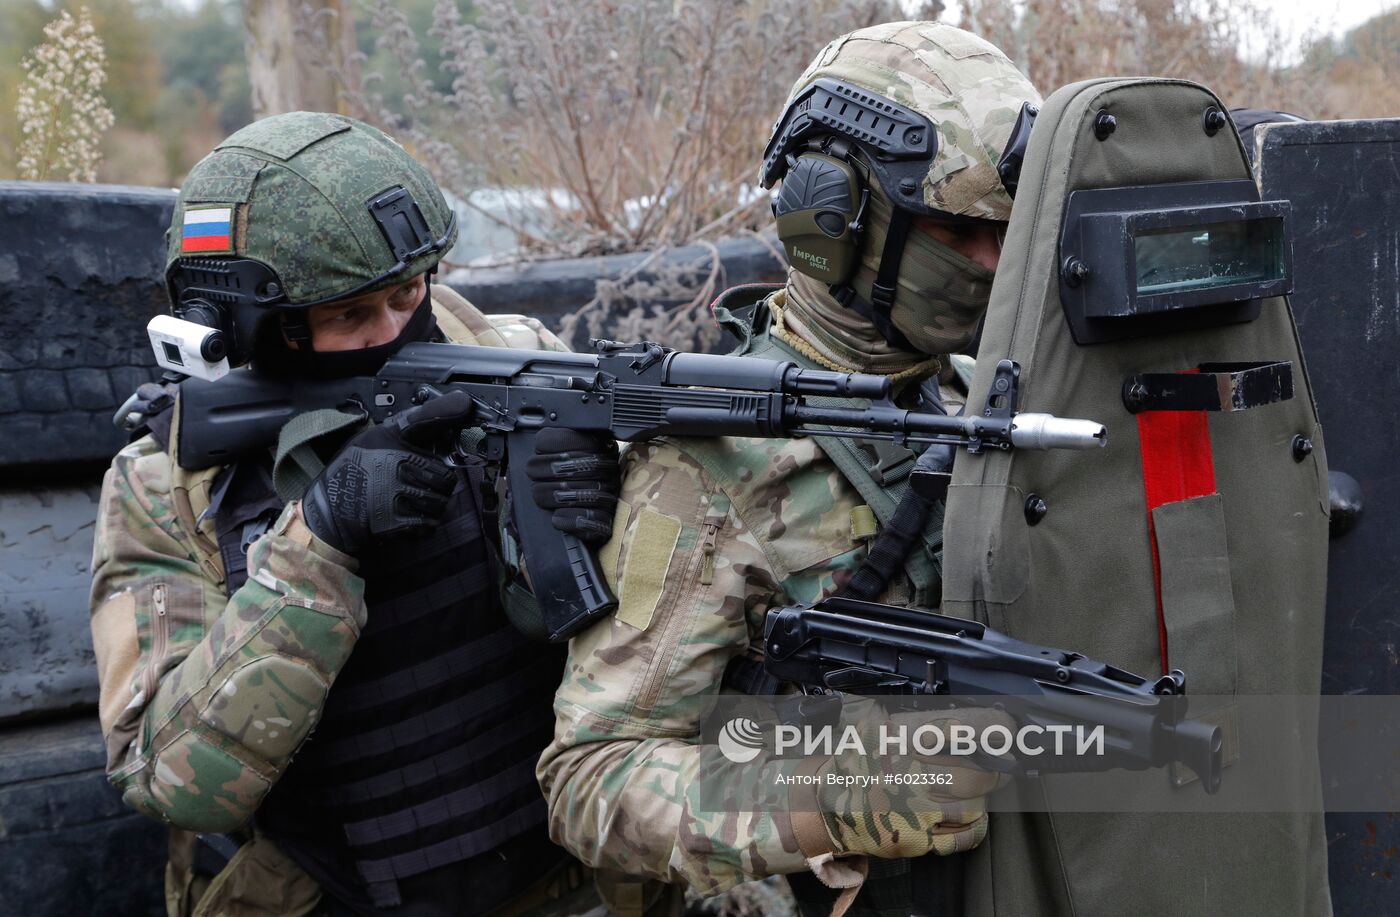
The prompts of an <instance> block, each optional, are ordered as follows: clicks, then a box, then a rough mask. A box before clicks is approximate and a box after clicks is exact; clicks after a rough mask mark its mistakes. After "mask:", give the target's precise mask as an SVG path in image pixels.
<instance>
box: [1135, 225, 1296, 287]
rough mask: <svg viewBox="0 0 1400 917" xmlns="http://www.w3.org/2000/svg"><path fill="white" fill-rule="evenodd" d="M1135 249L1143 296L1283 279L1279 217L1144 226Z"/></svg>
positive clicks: (1282, 242) (1267, 282)
mask: <svg viewBox="0 0 1400 917" xmlns="http://www.w3.org/2000/svg"><path fill="white" fill-rule="evenodd" d="M1133 254H1134V259H1135V265H1136V271H1135V273H1136V275H1137V295H1138V298H1139V299H1141V298H1143V297H1145V296H1158V295H1161V294H1163V293H1184V292H1187V291H1192V290H1209V289H1215V288H1219V287H1227V286H1232V285H1234V284H1239V283H1259V284H1269V283H1276V282H1278V281H1280V280H1283V279H1285V278H1284V273H1283V272H1284V261H1285V259H1284V235H1283V219H1282V218H1281V217H1262V218H1260V219H1255V220H1229V221H1227V222H1224V223H1201V224H1198V225H1196V226H1185V227H1176V228H1171V229H1148V230H1143V231H1141V232H1139V233H1138V234H1137V235H1136V236H1135V237H1134V238H1133Z"/></svg>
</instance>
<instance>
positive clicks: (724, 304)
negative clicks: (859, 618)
mask: <svg viewBox="0 0 1400 917" xmlns="http://www.w3.org/2000/svg"><path fill="white" fill-rule="evenodd" d="M772 292H773V287H772V286H770V285H767V284H753V285H749V286H742V287H736V288H734V289H732V290H729V291H727V292H726V293H724V295H722V296H721V297H720V298H719V299H717V300H716V301H715V305H714V313H715V318H716V319H717V320H718V321H719V323H720V325H721V326H722V327H724V328H725V329H726V330H728V331H729V332H730V333H731V334H733V335H735V336H736V337H737V338H738V339H739V346H738V347H737V348H735V350H734V351H733V353H734V355H736V356H751V357H755V358H757V359H763V360H790V361H792V362H793V363H796V364H797V365H798V366H801V367H804V368H809V369H826V367H824V366H820V365H819V364H817V363H815V362H813V361H812V360H811V359H810V358H808V357H807V356H805V355H804V354H802V353H799V352H798V351H796V350H794V349H793V348H792V347H790V346H788V345H787V344H786V343H785V342H784V341H782V340H781V339H779V338H778V337H776V336H774V335H773V334H772V333H771V327H772V321H773V316H772V313H771V312H770V311H769V308H768V298H767V296H768V294H770V293H772ZM755 298H757V301H755ZM747 307H751V308H752V314H751V317H750V318H748V319H747V320H746V319H745V318H744V317H743V316H742V315H741V314H739V313H740V312H742V311H746V310H747ZM969 362H970V361H969ZM959 372H960V373H967V372H969V368H967V367H963V366H961V365H959ZM963 381H964V383H965V382H966V381H967V377H966V376H964V378H963ZM808 400H809V402H810V403H812V404H814V405H820V406H844V405H847V404H848V402H846V401H844V400H841V399H834V398H833V399H827V398H815V397H814V398H809V399H808ZM812 439H813V440H815V441H816V443H817V445H819V446H820V447H821V449H822V452H824V453H825V454H826V456H827V457H828V458H829V459H831V461H832V464H834V465H835V466H836V468H837V470H838V471H840V472H841V476H842V477H843V478H844V479H845V480H846V482H847V483H849V484H850V485H851V487H852V488H854V489H855V491H856V492H857V493H858V494H860V496H861V499H863V500H864V501H865V504H864V508H865V509H868V510H869V512H870V513H871V514H872V515H873V516H874V518H875V520H876V521H878V523H879V526H880V528H881V529H884V530H886V531H887V530H888V529H889V528H890V526H891V523H892V522H894V521H895V517H896V511H897V510H898V508H899V507H900V505H901V504H902V503H904V502H905V498H906V497H907V495H908V493H909V474H910V472H911V471H912V470H913V468H914V462H915V459H916V454H915V453H914V452H913V451H911V450H909V449H906V448H905V447H903V446H897V445H894V444H893V443H885V442H875V441H866V442H862V441H858V440H850V439H845V438H842V437H836V436H821V435H815V436H813V437H812ZM697 460H698V461H700V462H702V464H703V463H704V458H703V457H702V456H697ZM707 470H710V471H711V472H712V473H715V472H716V471H717V470H716V469H707ZM718 476H719V477H721V478H723V477H724V475H723V474H719V475H718ZM853 521H854V520H853ZM859 527H860V526H859V525H858V524H857V525H853V531H856V530H858V529H859ZM869 533H870V534H871V535H873V534H874V529H873V527H872V528H871V529H870V530H869ZM878 542H879V539H876V546H878ZM874 551H875V546H872V552H871V553H872V554H873V553H874ZM942 555H943V506H942V503H941V502H939V503H938V504H937V505H935V506H934V507H933V510H932V512H931V514H930V515H929V518H928V519H927V521H926V523H925V524H924V525H923V526H922V531H921V532H919V533H918V535H917V537H915V538H912V539H910V542H909V543H908V544H907V552H906V553H904V556H903V557H901V558H899V567H900V569H901V570H902V571H903V573H904V575H905V576H907V577H908V579H909V583H910V585H911V587H912V592H911V594H910V603H911V604H913V605H917V606H921V607H924V608H932V607H936V606H937V605H938V604H939V598H940V592H941V589H942V579H941V567H942ZM873 597H874V596H871V598H873Z"/></svg>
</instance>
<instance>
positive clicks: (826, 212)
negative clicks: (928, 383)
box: [760, 78, 1037, 348]
mask: <svg viewBox="0 0 1400 917" xmlns="http://www.w3.org/2000/svg"><path fill="white" fill-rule="evenodd" d="M1036 113H1037V112H1036V109H1035V107H1034V106H1032V105H1030V104H1029V103H1027V104H1025V105H1023V106H1022V110H1021V112H1020V115H1019V117H1018V118H1017V120H1016V124H1015V126H1014V128H1013V130H1012V136H1011V139H1010V141H1009V142H1008V143H1007V147H1006V149H1005V150H1004V151H1003V153H1002V156H1001V161H1000V162H999V163H998V164H997V172H998V174H999V175H1000V177H1001V179H1002V183H1003V185H1004V186H1005V187H1006V189H1007V191H1008V193H1010V194H1011V195H1012V196H1013V197H1014V196H1015V194H1016V181H1017V179H1018V178H1019V174H1020V167H1021V163H1022V161H1023V159H1024V156H1025V149H1026V144H1027V143H1028V141H1029V137H1030V129H1031V126H1032V125H1033V124H1034V121H1035V115H1036ZM937 151H938V135H937V131H936V130H935V128H934V124H933V122H931V121H930V120H929V119H928V118H926V117H924V116H923V115H921V114H919V113H918V112H916V111H914V110H913V109H910V108H906V107H904V106H902V105H899V104H897V103H895V102H894V101H892V100H890V99H887V98H885V97H883V96H879V95H876V94H874V93H871V92H868V91H866V90H865V89H862V88H860V87H859V86H855V85H852V84H850V83H847V82H845V81H843V80H836V79H830V78H822V79H818V80H815V81H813V83H812V84H811V85H810V86H808V87H807V88H806V89H804V90H803V91H802V92H801V93H799V94H798V95H797V96H795V97H794V98H793V99H792V101H791V102H790V103H789V104H788V107H787V109H786V110H784V112H783V114H782V115H781V116H780V117H779V119H778V123H777V124H776V125H774V128H773V135H772V137H771V138H770V139H769V141H768V146H767V148H766V149H765V151H764V162H763V170H762V172H761V174H760V182H761V184H762V185H763V187H765V188H769V187H772V186H773V184H774V183H775V182H776V181H778V180H779V179H781V180H782V183H783V184H782V187H781V189H780V190H779V192H778V195H777V198H776V199H775V200H774V202H773V216H774V217H775V218H776V220H777V228H778V238H779V239H780V240H781V241H782V243H783V249H784V250H785V251H786V252H787V256H788V263H789V264H790V265H791V266H792V268H793V270H796V271H798V272H800V273H802V274H805V275H807V276H809V277H812V278H815V279H817V280H821V281H823V282H824V283H826V284H828V285H829V287H830V289H831V293H832V295H833V296H835V297H836V300H837V302H839V303H841V305H843V306H847V307H850V308H854V309H856V311H858V312H860V313H861V314H863V315H865V316H866V317H867V318H869V319H870V320H871V321H872V322H873V323H874V325H875V327H876V328H877V329H878V330H879V331H880V333H881V334H882V335H883V336H884V337H885V339H886V340H888V341H889V342H890V343H892V344H894V345H895V346H897V347H905V348H908V347H909V346H910V345H909V342H908V340H907V339H905V337H904V335H903V334H901V333H900V331H899V330H898V329H897V328H895V327H894V325H893V324H892V323H891V321H890V309H891V308H892V306H893V304H894V294H895V286H896V283H897V281H898V277H899V262H900V259H901V257H902V256H903V254H904V245H905V241H906V240H907V239H908V235H909V231H910V229H911V228H912V226H913V222H914V218H915V217H916V216H920V215H924V216H936V217H942V218H944V219H957V218H956V217H953V216H952V215H950V214H946V213H941V212H939V211H937V210H935V209H934V208H932V207H930V206H928V205H927V204H925V203H924V201H923V195H922V194H921V191H922V189H923V182H924V179H925V177H926V176H927V175H928V170H929V167H930V165H931V164H932V163H933V160H934V157H935V155H936V154H937ZM872 181H878V182H880V185H881V187H882V188H883V189H884V191H885V194H886V195H887V196H888V197H889V199H890V201H891V202H892V203H893V204H894V212H893V214H892V216H891V219H890V225H889V227H888V230H887V232H886V236H885V245H884V250H883V251H882V252H881V253H880V261H879V266H878V268H877V270H876V278H875V282H874V284H873V285H872V288H871V295H870V301H869V302H868V303H865V302H862V301H860V299H859V298H858V297H856V295H855V291H854V290H853V289H852V287H851V285H850V282H851V278H852V277H854V276H855V273H856V269H857V267H858V266H859V264H860V254H861V247H862V239H861V235H862V229H863V228H864V220H865V210H866V206H867V205H868V204H869V201H870V187H869V182H872Z"/></svg>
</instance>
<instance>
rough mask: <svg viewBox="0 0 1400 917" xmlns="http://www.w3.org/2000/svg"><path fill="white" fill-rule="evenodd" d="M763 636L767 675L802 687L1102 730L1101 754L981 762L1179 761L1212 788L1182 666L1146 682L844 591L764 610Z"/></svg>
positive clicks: (1215, 765)
mask: <svg viewBox="0 0 1400 917" xmlns="http://www.w3.org/2000/svg"><path fill="white" fill-rule="evenodd" d="M763 634H764V647H763V652H764V665H765V667H766V668H767V669H768V672H769V673H770V674H771V675H773V676H775V677H777V678H779V679H781V680H783V681H787V682H793V683H796V684H799V685H802V686H804V688H805V689H806V690H807V692H808V693H809V694H812V693H815V694H826V693H847V694H862V695H867V694H869V695H894V696H895V698H896V706H897V705H898V701H897V698H899V697H905V698H910V699H913V698H920V697H922V698H924V699H925V703H927V699H928V698H929V696H930V695H933V696H937V695H949V696H953V697H956V698H957V699H958V700H959V701H966V702H970V703H975V704H980V705H984V706H992V705H1001V706H1003V707H1005V709H1006V710H1007V711H1008V712H1009V713H1011V714H1012V715H1013V716H1014V718H1016V719H1017V720H1018V721H1019V723H1020V725H1023V726H1024V725H1036V726H1040V727H1041V728H1046V729H1048V728H1049V727H1052V726H1060V727H1063V726H1071V727H1073V726H1075V725H1083V726H1086V727H1087V728H1089V729H1092V728H1093V727H1095V726H1098V725H1103V726H1104V727H1105V729H1104V739H1105V741H1104V754H1103V755H1102V756H1099V755H1093V756H1083V755H1080V756H1073V757H1058V758H1057V757H1051V756H1044V755H1038V756H1035V757H1029V758H1026V759H1018V758H1015V757H1010V758H1007V757H995V758H993V757H990V756H981V757H979V758H978V764H979V766H984V767H987V768H989V769H995V770H1000V771H1004V772H1007V773H1015V774H1020V775H1024V776H1030V775H1034V774H1037V773H1043V772H1052V771H1055V770H1064V771H1071V770H1072V771H1097V770H1111V769H1114V768H1127V769H1132V770H1141V769H1144V768H1149V767H1163V766H1165V765H1167V764H1170V763H1172V762H1180V763H1182V764H1184V765H1186V766H1187V767H1189V768H1190V769H1191V770H1193V771H1194V772H1195V773H1196V776H1197V777H1199V778H1200V779H1201V785H1202V786H1203V787H1204V788H1205V791H1206V792H1207V793H1214V792H1216V790H1218V789H1219V788H1220V769H1221V766H1222V761H1221V758H1222V754H1221V747H1222V742H1221V733H1220V727H1218V726H1214V725H1211V724H1209V723H1205V722H1203V721H1200V720H1188V719H1185V718H1184V714H1185V710H1186V706H1185V697H1184V696H1183V695H1184V694H1185V692H1186V676H1185V675H1184V674H1182V672H1181V670H1180V669H1174V670H1172V671H1171V672H1170V673H1168V674H1167V675H1163V676H1162V677H1161V678H1158V679H1157V680H1155V681H1149V680H1148V679H1146V678H1142V677H1141V676H1138V675H1134V674H1132V673H1131V672H1125V671H1123V670H1122V669H1118V668H1115V667H1113V666H1111V665H1108V664H1107V663H1103V662H1096V661H1095V660H1093V659H1088V658H1086V657H1084V656H1082V655H1080V654H1079V653H1074V652H1068V651H1066V650H1059V649H1054V648H1052V647H1048V646H1037V645H1035V644H1033V643H1025V642H1023V641H1020V640H1015V639H1013V638H1011V637H1008V636H1007V635H1006V634H1002V633H999V632H997V631H995V630H992V629H991V628H990V627H987V626H985V625H982V624H978V623H977V622H975V621H967V620H963V619H961V618H950V617H948V616H946V615H940V614H934V613H932V612H928V611H921V610H918V609H911V608H898V607H895V606H892V605H883V604H880V603H877V602H861V601H856V600H853V599H842V598H830V599H826V600H825V601H822V602H819V603H817V604H816V605H813V606H811V607H807V606H802V605H795V606H789V607H783V608H773V609H770V610H769V612H768V617H767V619H766V621H765V622H764V629H763ZM912 705H913V704H911V706H912Z"/></svg>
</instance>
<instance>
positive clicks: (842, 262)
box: [773, 137, 870, 287]
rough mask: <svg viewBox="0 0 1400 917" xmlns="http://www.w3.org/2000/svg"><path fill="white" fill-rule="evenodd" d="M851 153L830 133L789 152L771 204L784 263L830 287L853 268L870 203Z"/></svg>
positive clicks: (841, 283)
mask: <svg viewBox="0 0 1400 917" xmlns="http://www.w3.org/2000/svg"><path fill="white" fill-rule="evenodd" d="M833 154H835V155H833ZM849 156H850V152H849V148H848V147H847V146H846V144H844V143H842V142H841V141H839V140H837V139H835V138H830V137H829V138H827V142H825V143H823V144H821V145H820V147H819V148H818V149H814V150H809V151H808V152H805V153H802V154H801V155H799V156H796V157H793V156H791V155H790V154H789V156H788V159H789V160H790V161H789V163H788V170H787V174H786V175H785V176H784V177H783V186H782V188H781V189H780V190H779V191H778V197H777V200H775V201H774V202H773V216H774V217H775V218H777V222H778V238H779V239H780V240H781V241H782V243H783V249H784V250H785V251H786V252H787V255H788V263H790V264H791V265H792V266H793V268H794V269H795V270H798V271H801V272H802V273H803V274H806V275H807V276H809V277H815V278H816V279H817V280H820V281H822V282H823V283H826V284H828V285H830V286H833V287H844V286H845V285H846V284H847V283H849V281H850V279H851V277H852V276H853V275H854V274H855V272H856V265H857V263H858V262H859V260H860V235H861V230H862V229H863V228H864V226H863V222H864V219H865V208H866V205H867V204H869V202H870V189H869V188H868V187H867V186H866V185H865V182H864V181H863V180H862V179H861V176H860V174H859V173H858V172H857V170H856V168H855V167H854V166H853V165H852V164H851V162H850V160H849Z"/></svg>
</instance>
